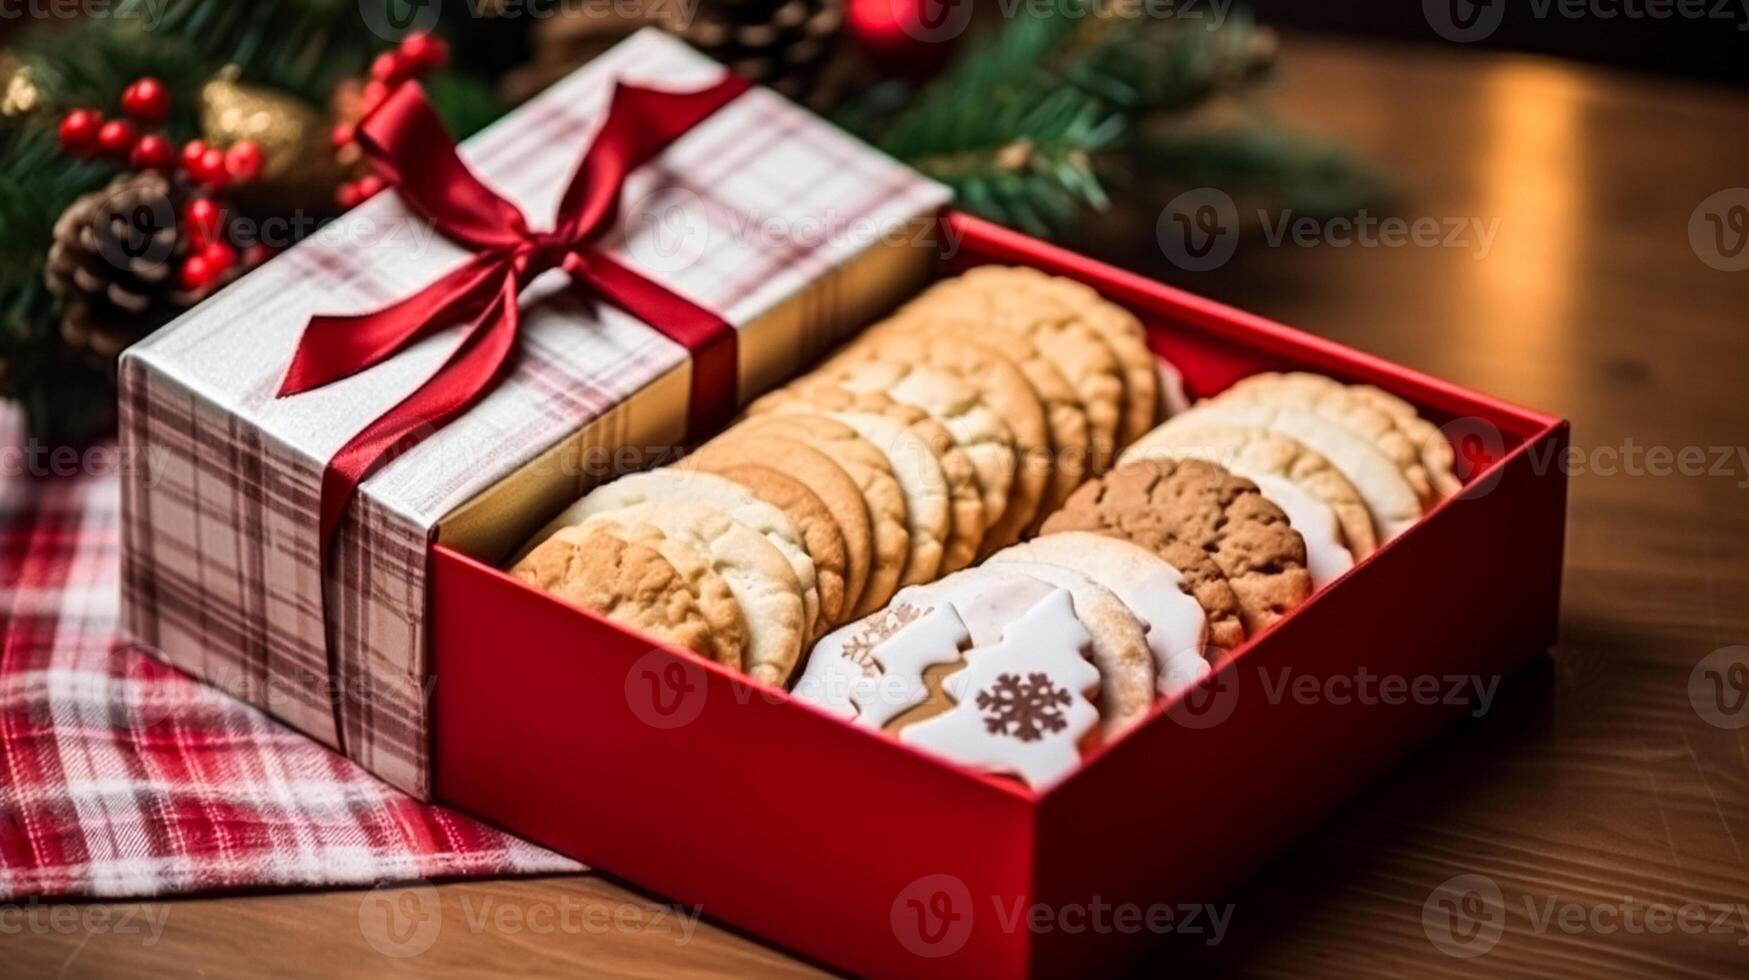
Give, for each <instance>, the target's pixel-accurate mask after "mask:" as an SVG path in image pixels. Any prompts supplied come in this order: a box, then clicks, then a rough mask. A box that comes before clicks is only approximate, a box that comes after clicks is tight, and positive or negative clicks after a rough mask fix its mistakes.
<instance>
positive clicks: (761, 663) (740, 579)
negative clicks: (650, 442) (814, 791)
mask: <svg viewBox="0 0 1749 980" xmlns="http://www.w3.org/2000/svg"><path fill="white" fill-rule="evenodd" d="M610 523H611V524H622V525H633V524H638V523H642V524H649V525H652V526H654V527H656V528H660V529H661V531H662V533H663V534H664V535H666V536H667V537H669V538H671V539H674V540H676V541H681V542H683V543H685V544H687V545H690V546H691V547H692V548H693V549H694V550H696V551H697V552H698V554H699V556H700V557H701V558H703V559H704V560H705V561H707V562H709V563H710V566H711V568H712V569H714V570H715V571H716V572H717V574H719V575H721V576H722V577H723V581H724V582H727V583H728V585H729V591H730V592H733V593H734V595H735V601H736V602H737V603H739V604H740V606H741V615H742V617H743V620H744V621H745V622H746V624H747V652H746V656H745V657H744V658H743V668H744V670H745V672H746V674H747V675H748V676H749V677H752V678H753V679H755V680H759V681H763V682H765V683H767V684H779V685H781V684H785V683H787V682H788V681H789V677H790V674H791V673H793V672H794V671H795V668H796V665H797V664H798V663H799V662H800V661H801V655H802V642H803V640H804V639H805V638H806V636H807V632H808V623H807V619H806V616H807V613H806V611H805V607H804V606H803V604H802V584H801V580H799V579H798V578H796V573H795V569H794V568H792V567H791V565H790V563H789V561H788V559H786V558H784V556H783V553H782V552H781V551H778V550H777V546H776V545H774V544H772V543H771V542H770V541H769V540H767V539H766V537H765V536H764V535H763V534H760V533H759V532H758V531H756V530H754V529H753V528H750V527H748V526H747V525H745V524H743V523H741V522H740V521H737V520H735V519H734V518H732V517H730V516H729V515H727V514H725V513H723V512H722V511H720V510H717V509H716V508H714V507H709V506H706V505H704V504H694V503H688V502H686V501H682V500H668V501H663V502H661V503H641V504H632V505H631V506H629V507H625V508H622V509H620V510H616V511H610V512H608V513H605V514H600V515H597V516H594V517H590V518H589V519H587V520H585V521H584V522H583V523H582V524H581V525H579V527H581V528H582V529H583V530H584V531H593V530H595V529H596V528H598V527H601V526H603V525H606V524H610Z"/></svg>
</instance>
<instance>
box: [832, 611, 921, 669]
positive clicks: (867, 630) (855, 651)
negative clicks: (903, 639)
mask: <svg viewBox="0 0 1749 980" xmlns="http://www.w3.org/2000/svg"><path fill="white" fill-rule="evenodd" d="M921 615H923V610H921V609H918V608H917V607H916V606H911V605H904V604H900V605H897V606H893V607H892V608H890V609H887V610H885V611H883V612H882V613H881V614H880V616H879V617H877V618H875V619H873V620H870V621H869V623H868V625H866V626H864V627H863V629H862V631H861V632H859V633H857V634H856V635H855V636H853V637H851V638H850V639H849V640H848V641H846V642H845V644H844V649H843V650H842V651H841V652H840V653H839V656H842V657H843V658H844V659H846V660H848V661H850V662H851V663H853V664H855V665H857V666H858V667H861V668H862V672H863V673H864V674H868V675H870V676H873V675H875V674H878V673H880V672H881V668H880V665H879V664H877V663H875V657H874V651H875V647H878V646H880V645H881V644H882V643H885V642H886V641H887V640H889V639H891V638H892V637H893V634H895V633H897V632H899V631H900V630H902V629H904V628H905V627H907V626H909V625H911V624H912V623H914V622H916V621H917V617H919V616H921Z"/></svg>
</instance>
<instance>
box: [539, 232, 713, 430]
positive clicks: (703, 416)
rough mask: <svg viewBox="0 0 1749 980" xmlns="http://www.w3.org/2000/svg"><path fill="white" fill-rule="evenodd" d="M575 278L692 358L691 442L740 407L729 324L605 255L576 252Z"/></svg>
mask: <svg viewBox="0 0 1749 980" xmlns="http://www.w3.org/2000/svg"><path fill="white" fill-rule="evenodd" d="M565 271H567V272H569V273H570V274H571V278H572V279H573V280H575V281H577V282H579V283H583V284H585V285H586V286H587V287H588V288H590V289H591V290H593V291H594V292H595V293H597V294H599V295H600V296H601V298H602V299H605V300H607V301H608V302H609V303H612V304H613V305H614V306H617V307H619V308H620V309H622V310H624V311H626V312H627V313H630V314H631V315H632V316H635V317H637V318H638V319H640V320H642V321H644V322H645V323H647V324H649V325H650V326H652V327H655V328H656V330H657V331H659V332H661V334H662V335H663V336H665V337H667V338H668V339H669V340H672V341H674V342H675V343H677V344H679V345H680V346H682V347H684V348H686V349H687V350H688V351H689V352H691V354H692V396H691V400H690V401H689V402H688V404H687V412H686V431H687V433H688V435H689V436H690V437H692V438H697V437H698V436H700V435H702V434H703V433H706V432H710V431H713V430H715V429H717V428H719V427H720V426H721V425H722V424H723V423H724V422H727V421H728V420H729V419H731V418H733V417H734V415H735V411H736V409H737V408H739V407H740V394H741V392H740V375H739V372H740V368H741V359H740V338H739V336H738V335H737V334H736V332H735V328H734V327H732V326H730V325H729V322H728V321H727V320H724V319H723V318H722V317H720V316H718V315H717V314H715V313H713V312H711V311H710V310H708V309H705V308H704V307H702V306H700V305H698V304H697V303H694V302H693V301H692V300H689V299H687V298H686V297H684V296H682V295H680V294H679V293H676V292H674V291H673V290H671V289H668V288H666V287H664V286H662V285H660V284H658V283H656V282H653V281H651V280H649V279H646V278H644V276H643V274H642V273H639V272H637V271H634V270H632V269H629V268H627V267H626V266H624V265H622V264H620V262H619V260H617V259H615V258H613V257H612V256H610V255H608V254H607V253H605V252H601V251H595V250H591V251H589V252H588V253H587V254H584V253H579V252H572V253H571V254H569V255H568V256H566V258H565Z"/></svg>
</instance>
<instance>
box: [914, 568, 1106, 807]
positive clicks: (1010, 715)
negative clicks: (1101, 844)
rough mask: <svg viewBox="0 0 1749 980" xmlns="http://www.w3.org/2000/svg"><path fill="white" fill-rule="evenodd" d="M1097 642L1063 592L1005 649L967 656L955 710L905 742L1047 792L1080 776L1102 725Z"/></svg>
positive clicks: (1014, 631)
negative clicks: (1096, 701)
mask: <svg viewBox="0 0 1749 980" xmlns="http://www.w3.org/2000/svg"><path fill="white" fill-rule="evenodd" d="M1092 643H1093V638H1092V636H1091V635H1090V634H1089V633H1088V632H1087V628H1086V627H1085V626H1083V625H1082V624H1081V621H1080V620H1079V619H1077V618H1076V617H1075V608H1074V605H1073V603H1072V602H1071V599H1070V595H1069V592H1068V591H1067V590H1065V589H1058V590H1056V591H1054V592H1052V593H1050V594H1049V595H1047V596H1046V597H1045V598H1044V599H1042V600H1040V601H1039V602H1038V603H1037V604H1036V605H1034V606H1033V607H1032V608H1031V609H1030V610H1028V611H1027V613H1026V614H1025V615H1024V616H1021V617H1020V618H1018V619H1016V620H1015V621H1014V622H1013V623H1012V624H1011V625H1010V626H1009V627H1008V629H1007V630H1006V631H1005V632H1004V634H1003V639H1002V642H1001V643H999V644H996V645H994V646H987V647H980V648H977V649H974V650H972V651H971V652H970V653H968V654H966V666H965V668H964V669H962V670H960V671H959V672H958V673H956V674H954V675H953V676H952V677H949V678H948V679H947V681H946V682H945V684H944V685H943V687H944V688H945V690H946V691H947V694H948V696H949V697H950V698H952V699H953V702H954V706H953V708H952V709H951V710H949V711H947V712H946V713H944V714H941V715H937V716H936V717H934V718H930V719H928V720H926V721H920V722H918V723H917V724H914V725H911V726H910V727H908V728H905V729H903V730H901V731H900V732H899V740H900V741H902V742H905V743H907V744H910V745H915V746H917V747H918V748H921V749H925V750H928V751H930V752H933V753H935V754H937V755H939V756H942V757H943V758H946V759H949V760H951V761H953V762H957V763H959V764H960V765H964V766H967V767H969V768H972V769H977V770H980V771H983V772H992V773H1001V774H1004V775H1010V776H1015V777H1018V778H1019V779H1021V780H1024V781H1025V782H1026V784H1027V785H1028V786H1031V787H1032V788H1034V789H1042V788H1044V787H1047V786H1049V785H1051V784H1052V783H1054V782H1056V781H1057V780H1059V779H1061V778H1063V777H1064V776H1066V775H1068V774H1069V773H1070V772H1072V771H1074V769H1075V767H1076V766H1077V765H1079V764H1080V761H1081V748H1080V746H1081V741H1082V739H1083V738H1085V737H1086V735H1087V734H1088V733H1089V732H1091V731H1092V730H1093V728H1094V726H1096V725H1097V724H1098V723H1099V710H1098V709H1097V708H1095V707H1094V706H1093V702H1092V701H1090V700H1089V699H1088V698H1089V695H1091V694H1092V693H1093V692H1096V691H1097V690H1098V689H1099V671H1098V670H1097V669H1096V668H1095V667H1094V666H1093V664H1091V663H1090V662H1088V660H1087V656H1086V654H1087V651H1088V649H1089V648H1090V647H1091V646H1092Z"/></svg>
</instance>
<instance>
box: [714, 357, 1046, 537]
mask: <svg viewBox="0 0 1749 980" xmlns="http://www.w3.org/2000/svg"><path fill="white" fill-rule="evenodd" d="M790 389H791V391H790V393H785V394H778V393H773V394H772V395H768V396H766V397H765V398H761V399H759V400H758V401H756V402H754V403H753V405H752V407H751V408H749V409H748V412H749V414H759V413H760V412H761V411H768V410H773V409H774V408H775V407H776V406H780V405H782V404H783V400H784V399H785V398H792V399H793V398H795V397H798V396H799V397H804V398H813V397H815V395H814V392H815V391H816V390H820V391H823V392H831V391H848V392H851V393H853V394H854V395H856V396H858V397H874V396H880V397H888V396H890V397H891V398H892V400H893V401H895V402H897V403H899V404H901V405H908V406H911V407H915V408H918V409H921V410H922V411H925V412H928V413H929V416H930V417H931V418H933V419H935V420H936V421H937V422H938V423H940V424H941V426H942V427H943V428H945V429H946V430H947V431H948V432H949V433H950V434H951V435H952V436H953V441H954V444H955V445H956V446H958V447H959V449H960V451H961V452H962V453H963V454H964V456H965V458H966V460H967V461H968V462H970V464H971V466H972V468H973V469H974V470H975V471H976V474H977V489H978V491H979V504H980V505H981V508H982V510H983V518H982V529H981V530H980V531H979V540H980V542H981V541H982V540H983V538H984V536H985V535H987V534H989V531H990V528H991V527H993V526H994V525H995V524H996V522H998V521H1000V520H1001V518H1002V514H1003V513H1004V512H1005V511H1006V510H1007V509H1008V501H1009V497H1010V493H1011V491H1012V490H1013V488H1014V481H1015V470H1016V465H1017V460H1016V455H1015V440H1014V435H1013V432H1012V431H1011V430H1010V429H1009V427H1008V424H1007V423H1006V422H1004V421H1003V420H1002V418H1001V416H999V415H997V414H996V413H995V412H994V411H993V410H992V409H991V408H990V407H989V406H988V405H987V404H986V403H985V401H984V396H983V394H982V393H981V392H980V391H979V389H978V388H976V387H974V386H973V385H971V384H968V383H966V382H965V381H962V380H960V379H959V378H957V377H954V376H953V375H952V374H950V373H948V372H946V371H943V370H939V369H937V368H932V367H927V366H918V365H908V364H897V363H893V362H886V361H851V360H836V361H833V362H832V363H831V364H829V365H827V367H825V368H822V369H821V370H819V371H816V372H815V373H814V374H813V375H810V376H809V377H808V378H807V379H804V380H803V381H801V382H799V383H797V384H794V385H791V386H790ZM944 469H945V464H944ZM975 557H976V554H975V553H974V555H973V558H975ZM947 561H948V556H947V555H943V562H944V564H945V563H946V562H947ZM968 564H969V562H968Z"/></svg>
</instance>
